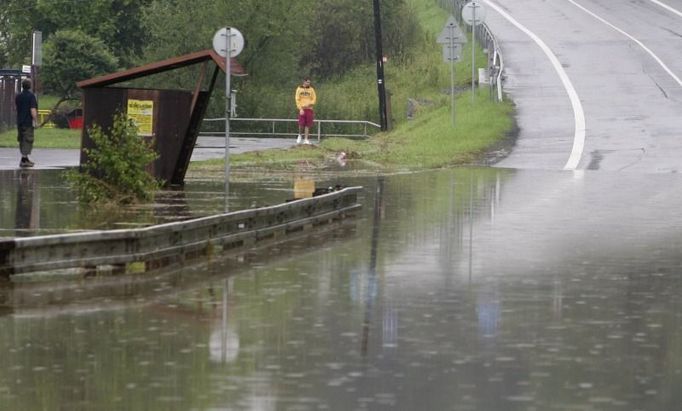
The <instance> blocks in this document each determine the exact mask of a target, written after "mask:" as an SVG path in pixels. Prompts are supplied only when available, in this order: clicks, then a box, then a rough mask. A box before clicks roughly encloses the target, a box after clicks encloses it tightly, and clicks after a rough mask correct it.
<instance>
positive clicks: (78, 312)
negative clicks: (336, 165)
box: [0, 169, 682, 411]
mask: <svg viewBox="0 0 682 411" xmlns="http://www.w3.org/2000/svg"><path fill="white" fill-rule="evenodd" d="M41 177H42V176H41ZM338 179H339V180H341V181H336V182H341V183H343V184H345V185H362V186H364V187H365V194H364V196H362V198H361V201H362V202H363V204H364V209H363V210H362V211H361V212H360V213H359V215H358V216H357V218H355V219H352V220H349V221H347V222H345V223H344V224H341V225H339V226H331V227H326V228H324V229H323V230H322V231H320V232H316V233H314V234H311V235H308V236H305V237H301V238H298V239H296V240H294V241H292V242H290V243H287V244H283V245H278V246H273V247H271V248H267V249H262V250H253V251H252V252H249V253H246V254H243V255H238V256H230V257H229V258H220V256H212V258H211V260H209V261H200V262H197V263H195V264H194V265H189V266H186V267H181V268H177V269H174V270H169V271H166V272H160V273H158V274H155V275H152V276H140V275H136V276H130V277H119V278H113V279H112V278H102V279H89V280H87V281H85V280H84V281H81V282H77V283H73V282H72V283H63V284H52V285H45V284H30V283H29V284H15V285H14V286H12V287H9V286H8V287H6V288H4V289H3V290H2V293H0V305H2V308H1V310H2V311H1V314H0V315H1V316H0V330H2V331H0V350H1V351H2V352H3V355H2V356H0V409H3V410H4V409H8V410H36V409H64V410H91V409H121V410H363V409H367V410H375V409H401V410H505V411H508V410H543V411H544V410H651V411H654V410H656V411H661V410H677V409H679V404H681V403H682V392H681V391H680V390H679V387H681V386H682V269H681V267H682V247H681V246H682V212H680V210H682V190H676V189H675V187H679V186H680V185H682V177H681V176H678V175H675V174H668V175H662V174H659V175H640V174H626V173H614V174H611V173H606V172H598V173H597V172H546V171H515V170H503V169H457V170H447V171H434V172H425V173H417V174H402V175H394V176H387V177H383V178H379V177H353V176H351V175H348V176H346V177H343V176H342V177H338ZM3 184H4V183H3ZM190 185H191V184H188V187H187V188H186V191H187V192H188V193H186V194H185V198H188V199H190V200H188V201H187V203H188V204H189V205H188V208H189V209H190V210H196V209H207V208H206V207H205V206H203V205H201V204H203V203H201V202H200V201H198V200H194V199H196V198H204V197H206V196H205V195H200V196H195V195H194V194H190V193H191V192H192V191H193V190H195V189H194V188H192V187H190ZM198 186H199V187H200V188H197V189H196V190H195V191H196V192H201V193H205V192H208V191H210V189H217V188H219V187H217V186H210V184H207V183H201V182H199V183H198ZM237 189H238V188H235V190H237ZM239 189H243V190H244V192H245V193H246V192H250V193H252V194H249V195H247V194H244V195H243V197H244V198H247V197H248V198H249V200H248V201H252V202H253V201H256V202H259V201H263V202H266V201H265V200H263V198H264V197H265V196H271V197H270V198H271V199H272V198H273V197H272V196H275V197H276V196H284V197H287V196H291V195H292V194H293V182H289V183H285V182H281V181H280V182H276V183H273V184H272V185H271V186H269V188H268V189H259V190H255V189H254V190H252V191H249V190H248V189H247V187H246V185H244V186H241V187H239ZM256 192H258V193H260V195H256V194H253V193H256ZM273 193H276V194H273ZM41 195H42V194H41ZM231 195H232V194H231ZM234 195H235V196H238V194H236V193H235V194H234ZM214 196H215V197H219V195H218V193H214ZM47 197H48V196H47V195H43V199H45V198H47ZM3 198H4V197H3ZM55 201H58V200H55ZM248 201H247V200H245V203H246V202H248ZM10 202H11V201H10ZM6 203H7V202H6V201H5V200H4V199H3V203H2V204H3V214H2V216H3V219H4V218H5V216H6V215H10V214H11V209H10V210H9V211H8V210H7V208H8V206H6ZM197 204H198V205H197ZM216 204H217V205H215V206H213V207H220V202H219V201H218V202H217V203H216ZM9 207H10V208H11V206H9ZM202 207H203V208H202ZM43 215H45V214H44V213H43ZM65 218H66V217H65ZM69 218H71V217H69ZM74 218H75V217H74ZM76 220H77V218H75V219H74V220H69V221H76ZM41 221H42V222H45V224H48V225H49V224H52V223H51V222H48V221H47V217H45V218H43V220H41ZM3 227H5V228H6V229H7V227H8V225H5V222H4V221H3ZM90 280H91V281H90Z"/></svg>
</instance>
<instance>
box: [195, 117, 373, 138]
mask: <svg viewBox="0 0 682 411" xmlns="http://www.w3.org/2000/svg"><path fill="white" fill-rule="evenodd" d="M204 121H205V122H209V123H210V122H222V123H225V117H222V118H207V119H204ZM235 121H236V122H254V123H270V130H269V131H268V132H255V131H237V130H230V134H231V135H234V136H244V137H246V136H259V137H263V136H268V137H291V136H296V135H297V134H298V132H296V133H292V132H286V131H277V128H276V126H277V125H278V124H283V123H297V122H298V120H296V119H291V118H241V117H231V118H230V122H235ZM314 123H315V124H316V125H317V127H316V128H317V141H318V142H319V141H320V139H321V138H322V137H347V138H368V137H369V133H368V131H367V130H368V127H373V128H376V129H378V130H379V129H381V126H380V125H379V124H376V123H373V122H371V121H365V120H315V121H314ZM322 124H334V125H338V124H340V125H359V126H362V127H363V130H364V131H363V133H362V134H353V133H343V134H342V133H323V132H322ZM215 134H216V132H200V133H199V135H202V136H205V135H215Z"/></svg>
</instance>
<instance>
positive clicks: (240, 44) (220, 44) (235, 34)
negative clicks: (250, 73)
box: [213, 27, 244, 57]
mask: <svg viewBox="0 0 682 411" xmlns="http://www.w3.org/2000/svg"><path fill="white" fill-rule="evenodd" d="M228 33H229V36H230V57H237V56H238V55H239V53H241V52H242V50H243V49H244V36H242V33H241V32H240V31H239V30H237V29H235V28H234V27H223V28H222V29H220V30H218V31H216V33H215V34H214V35H213V50H215V52H216V53H218V54H219V55H220V56H221V57H226V55H227V51H226V46H227V43H226V42H225V36H227V35H228Z"/></svg>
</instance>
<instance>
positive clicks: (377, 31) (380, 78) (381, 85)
mask: <svg viewBox="0 0 682 411" xmlns="http://www.w3.org/2000/svg"><path fill="white" fill-rule="evenodd" d="M374 36H375V40H376V59H377V87H378V90H379V118H380V125H381V131H386V130H388V116H387V115H386V81H385V80H384V51H383V48H382V45H381V11H380V9H379V0H374Z"/></svg>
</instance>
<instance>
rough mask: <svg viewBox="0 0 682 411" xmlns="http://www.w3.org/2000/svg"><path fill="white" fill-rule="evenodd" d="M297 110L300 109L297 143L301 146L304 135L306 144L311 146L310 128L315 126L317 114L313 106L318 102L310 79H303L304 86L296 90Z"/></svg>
mask: <svg viewBox="0 0 682 411" xmlns="http://www.w3.org/2000/svg"><path fill="white" fill-rule="evenodd" d="M295 97H296V108H298V137H297V138H296V143H297V144H301V134H303V137H304V138H305V139H304V141H303V142H304V144H310V140H308V136H309V134H310V128H311V127H312V126H313V120H314V119H315V113H314V112H313V106H314V105H315V103H316V102H317V96H316V95H315V89H314V88H313V87H312V86H311V85H310V77H305V78H304V79H303V84H301V85H300V86H298V87H297V88H296V95H295Z"/></svg>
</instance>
